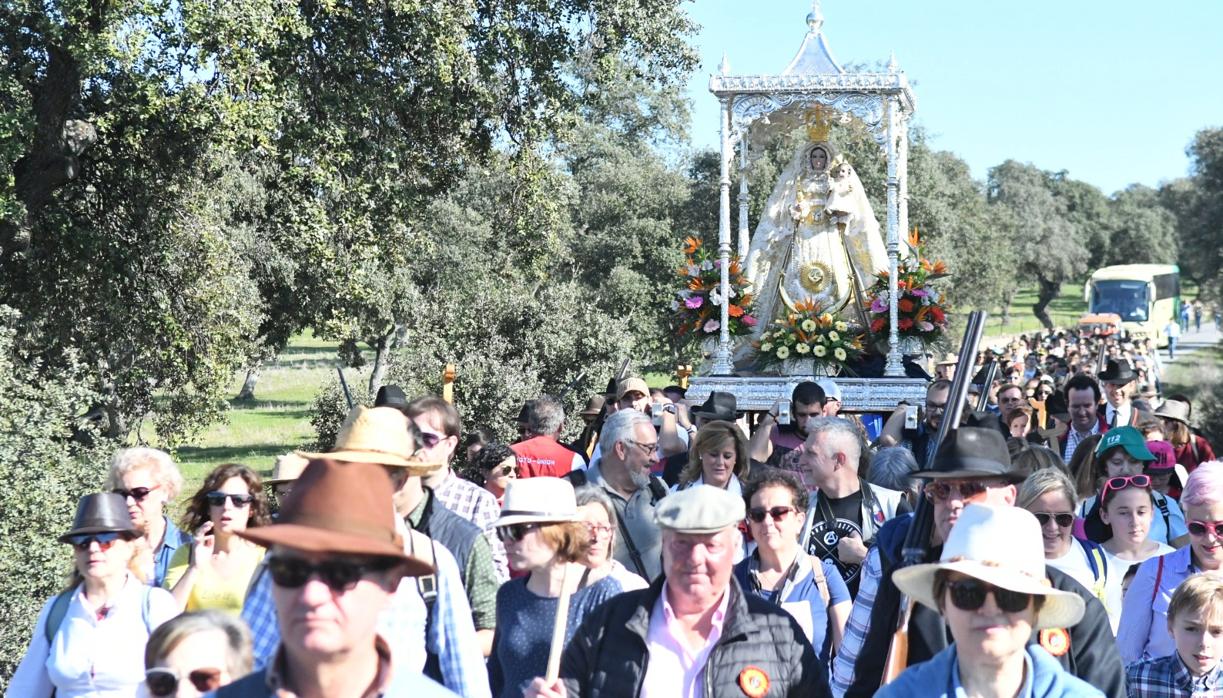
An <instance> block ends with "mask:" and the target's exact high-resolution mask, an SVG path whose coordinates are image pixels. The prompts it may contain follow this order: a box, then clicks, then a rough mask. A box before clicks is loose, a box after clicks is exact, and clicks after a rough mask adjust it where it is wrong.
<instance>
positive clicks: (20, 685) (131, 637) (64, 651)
mask: <svg viewBox="0 0 1223 698" xmlns="http://www.w3.org/2000/svg"><path fill="white" fill-rule="evenodd" d="M146 593H147V594H148V602H147V603H148V608H147V611H146V610H145V594H146ZM54 601H55V597H52V598H51V599H50V600H48V601H47V603H45V604H43V607H42V611H40V612H39V614H38V621H37V622H36V623H35V624H34V635H33V637H32V638H31V639H30V646H29V648H28V649H27V650H26V653H25V657H23V658H22V659H21V664H19V665H18V666H17V671H16V673H14V674H13V679H12V681H10V682H9V686H8V692H7V693H5V696H6V698H7V697H9V696H11V697H12V698H27V697H29V696H49V695H51V690H52V688H54V689H55V690H56V698H77V697H78V696H79V697H81V698H84V697H89V698H120V697H122V698H130V697H132V696H135V695H136V691H137V689H138V688H139V686H140V683H141V682H142V681H144V646H145V645H146V644H147V643H148V640H149V635H150V634H151V633H152V631H153V630H154V629H155V628H157V626H159V625H161V624H162V623H164V622H166V621H167V620H169V619H171V618H173V617H174V616H176V615H178V604H177V602H175V601H174V597H173V596H172V595H171V594H170V592H168V591H166V590H165V589H158V588H156V587H150V586H146V585H145V584H142V583H141V582H140V580H138V579H136V578H135V577H133V576H132V575H130V574H129V575H128V576H127V580H126V581H125V582H124V584H123V588H122V589H121V590H120V591H119V594H118V596H117V597H116V598H115V599H114V603H113V604H112V605H111V607H110V610H109V611H108V612H107V613H106V617H105V618H103V619H101V620H99V619H98V614H97V610H96V609H95V608H94V607H93V606H92V604H90V603H89V601H88V600H86V599H85V596H84V585H81V586H78V587H77V588H76V589H75V590H73V592H72V598H71V600H70V601H69V603H68V609H67V612H66V613H65V614H64V619H63V622H62V623H61V624H60V626H59V631H58V632H57V633H56V634H55V637H54V638H52V641H51V643H50V645H48V643H47V635H46V623H47V615H48V613H49V612H50V610H51V604H52V603H54Z"/></svg>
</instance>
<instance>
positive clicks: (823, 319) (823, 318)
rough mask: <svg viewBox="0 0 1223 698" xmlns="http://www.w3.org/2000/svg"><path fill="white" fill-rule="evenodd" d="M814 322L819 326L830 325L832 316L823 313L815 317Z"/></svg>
mask: <svg viewBox="0 0 1223 698" xmlns="http://www.w3.org/2000/svg"><path fill="white" fill-rule="evenodd" d="M815 322H816V324H817V325H819V326H820V327H832V316H831V315H829V314H828V313H824V314H822V315H820V316H819V317H817V318H816V319H815Z"/></svg>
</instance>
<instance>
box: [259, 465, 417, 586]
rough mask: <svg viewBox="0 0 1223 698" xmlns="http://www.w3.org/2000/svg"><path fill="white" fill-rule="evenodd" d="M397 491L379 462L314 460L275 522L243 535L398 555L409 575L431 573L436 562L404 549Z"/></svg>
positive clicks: (264, 541) (268, 542) (304, 546)
mask: <svg viewBox="0 0 1223 698" xmlns="http://www.w3.org/2000/svg"><path fill="white" fill-rule="evenodd" d="M393 494H394V491H393V489H392V486H391V478H390V476H389V475H387V472H386V470H385V469H384V468H382V467H381V464H379V463H356V462H344V461H338V460H322V459H319V460H311V461H310V463H309V465H307V466H306V469H305V470H304V471H303V472H302V474H301V477H299V478H298V479H297V484H296V485H294V486H293V492H292V494H290V495H289V496H288V498H287V499H286V501H285V503H284V505H283V506H282V507H281V508H280V517H279V518H278V519H277V520H276V523H274V524H271V525H270V526H257V527H255V528H248V529H246V530H243V531H239V532H238V535H239V536H241V537H242V538H245V539H246V540H249V541H251V542H253V543H258V544H259V545H262V546H265V547H271V546H273V545H283V546H285V547H287V548H293V549H295V550H302V551H305V552H310V553H339V554H344V555H372V556H377V557H392V558H397V559H400V560H403V561H404V563H406V569H407V571H406V572H405V574H408V575H410V576H415V575H423V574H432V573H433V566H432V565H430V564H429V563H428V562H426V561H424V560H422V559H420V558H417V557H414V556H412V555H408V554H407V553H405V552H404V550H403V538H402V537H401V536H400V535H399V533H398V532H397V531H396V530H395V507H394V505H393V504H392V503H391V497H392V496H393Z"/></svg>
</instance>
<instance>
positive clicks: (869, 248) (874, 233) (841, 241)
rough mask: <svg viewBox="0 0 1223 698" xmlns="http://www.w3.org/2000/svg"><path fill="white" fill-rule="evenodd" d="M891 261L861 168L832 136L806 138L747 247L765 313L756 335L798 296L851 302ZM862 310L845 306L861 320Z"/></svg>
mask: <svg viewBox="0 0 1223 698" xmlns="http://www.w3.org/2000/svg"><path fill="white" fill-rule="evenodd" d="M887 266H888V259H887V250H886V249H885V248H884V244H883V238H882V237H881V236H880V233H879V221H877V220H876V219H875V212H874V211H873V210H872V209H871V205H870V202H869V201H868V200H867V198H866V192H865V191H864V190H863V188H862V182H861V181H860V180H859V179H858V174H857V173H856V172H854V169H853V167H851V166H850V164H849V163H848V162H846V161H845V160H844V159H842V158H841V157H840V156H836V155H835V153H834V151H833V149H832V147H831V146H830V145H829V144H828V143H826V142H822V141H821V142H818V143H814V144H811V143H807V144H805V145H803V146H802V147H800V148H799V149H798V151H797V152H796V153H795V154H794V158H793V160H791V162H790V164H789V165H788V166H787V167H786V169H785V171H784V172H782V174H781V177H780V179H778V181H777V185H776V187H774V189H773V193H772V195H770V196H769V200H768V203H767V204H766V205H765V209H764V214H763V215H762V216H761V219H760V223H759V224H758V225H757V226H756V233H755V234H754V235H753V236H752V241H751V246H750V247H749V248H748V252H747V266H746V272H747V276H748V278H749V279H750V280H751V282H752V288H753V289H754V291H755V293H756V310H757V317H759V318H760V319H761V320H762V321H763V322H761V323H760V324H759V325H758V327H757V330H756V335H757V336H759V334H760V333H761V332H763V331H764V330H766V329H768V328H769V326H770V325H771V324H772V321H773V320H774V319H775V318H777V317H780V316H782V315H783V314H784V313H786V312H788V311H792V310H794V309H795V307H796V306H798V305H800V304H803V305H806V304H809V303H814V304H815V305H817V306H819V307H820V308H821V309H822V310H825V311H828V312H834V313H835V312H841V311H843V310H845V309H846V307H847V306H848V305H849V304H850V303H851V301H853V300H854V299H855V297H856V295H857V294H856V293H855V289H858V290H861V289H865V288H868V287H870V285H871V284H873V283H874V282H875V278H876V275H877V274H878V272H879V271H880V270H885V269H887ZM855 277H856V280H855ZM857 302H858V303H862V304H864V303H865V300H864V299H861V298H859V299H857ZM851 310H852V308H851ZM858 318H859V316H858V314H857V311H856V310H852V312H848V313H845V314H844V319H845V320H847V321H849V322H853V323H855V324H857V321H858Z"/></svg>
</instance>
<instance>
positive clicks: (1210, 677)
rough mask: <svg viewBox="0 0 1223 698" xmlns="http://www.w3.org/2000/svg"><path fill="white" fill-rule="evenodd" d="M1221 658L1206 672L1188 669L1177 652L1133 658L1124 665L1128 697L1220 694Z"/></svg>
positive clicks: (1213, 697) (1218, 697) (1197, 697)
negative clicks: (1138, 660)
mask: <svg viewBox="0 0 1223 698" xmlns="http://www.w3.org/2000/svg"><path fill="white" fill-rule="evenodd" d="M1220 679H1223V662H1221V663H1218V664H1215V667H1214V669H1212V670H1211V671H1210V673H1208V674H1204V675H1202V676H1198V677H1195V676H1193V674H1190V673H1189V669H1187V668H1186V667H1185V663H1184V662H1182V661H1181V658H1180V655H1179V654H1176V653H1175V652H1173V653H1172V654H1170V655H1168V656H1167V657H1160V658H1159V659H1148V660H1146V661H1143V662H1136V663H1134V664H1131V665H1129V666H1128V667H1126V668H1125V683H1126V688H1127V690H1128V692H1129V694H1130V698H1190V697H1192V698H1223V681H1221V680H1220Z"/></svg>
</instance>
